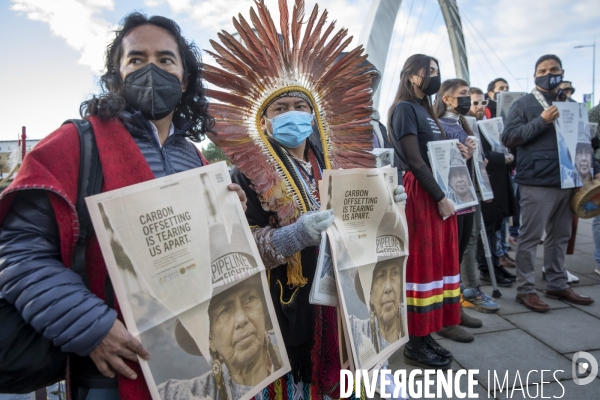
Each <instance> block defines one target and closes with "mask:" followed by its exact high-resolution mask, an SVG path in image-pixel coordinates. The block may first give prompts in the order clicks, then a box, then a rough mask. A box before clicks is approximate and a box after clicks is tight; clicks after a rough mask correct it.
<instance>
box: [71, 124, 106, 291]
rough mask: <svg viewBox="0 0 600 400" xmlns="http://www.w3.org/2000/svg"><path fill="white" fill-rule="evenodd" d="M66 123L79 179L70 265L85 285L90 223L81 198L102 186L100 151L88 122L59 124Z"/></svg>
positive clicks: (86, 281)
mask: <svg viewBox="0 0 600 400" xmlns="http://www.w3.org/2000/svg"><path fill="white" fill-rule="evenodd" d="M68 123H72V124H74V125H75V127H76V128H77V132H78V133H79V143H80V157H79V182H78V185H77V201H76V203H75V208H76V210H77V218H79V236H78V238H77V243H76V244H75V250H74V251H73V259H72V262H71V269H72V270H73V271H75V272H76V273H77V274H79V276H81V278H82V279H83V282H84V283H85V285H86V286H88V287H89V277H88V274H87V270H86V266H85V243H86V240H87V238H88V235H89V234H90V233H91V232H93V230H94V227H93V226H92V220H91V218H90V213H89V211H88V209H87V205H86V204H85V198H86V197H88V196H92V195H95V194H98V193H100V191H101V189H102V164H101V163H100V154H99V153H98V146H97V145H96V138H95V137H94V130H93V129H92V124H90V122H89V121H86V120H82V119H69V120H67V121H65V122H64V123H63V125H64V124H68Z"/></svg>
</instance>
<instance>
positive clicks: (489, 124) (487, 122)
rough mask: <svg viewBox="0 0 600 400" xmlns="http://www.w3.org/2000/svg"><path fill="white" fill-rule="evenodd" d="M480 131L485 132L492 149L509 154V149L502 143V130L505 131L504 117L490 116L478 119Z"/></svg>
mask: <svg viewBox="0 0 600 400" xmlns="http://www.w3.org/2000/svg"><path fill="white" fill-rule="evenodd" d="M477 126H478V127H479V132H481V133H482V134H483V136H484V137H485V140H487V141H488V143H489V144H490V146H491V147H492V150H493V151H495V152H497V153H504V155H506V156H507V155H508V149H507V148H506V147H504V145H503V144H502V132H503V131H504V122H502V118H500V117H496V118H490V119H482V120H479V121H477Z"/></svg>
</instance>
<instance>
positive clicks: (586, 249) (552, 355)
mask: <svg viewBox="0 0 600 400" xmlns="http://www.w3.org/2000/svg"><path fill="white" fill-rule="evenodd" d="M593 252H594V244H593V238H592V226H591V220H580V221H579V228H578V231H577V241H576V250H575V254H573V255H567V258H566V262H565V263H566V266H567V268H568V269H569V270H570V271H571V272H572V273H574V274H576V275H577V276H579V277H580V283H578V284H573V285H572V288H573V289H574V290H575V291H576V292H578V293H581V294H585V295H588V296H591V297H592V298H594V299H595V300H596V302H595V303H594V304H592V305H591V306H578V305H572V304H569V303H566V302H563V301H559V300H552V299H548V298H546V297H545V295H544V290H545V281H544V280H542V272H541V269H542V258H543V245H540V246H538V252H537V264H536V265H537V267H536V288H537V290H538V295H539V296H540V298H541V299H542V300H543V301H544V302H546V303H547V304H548V305H550V307H551V308H552V309H551V311H550V312H548V313H546V314H540V313H535V312H533V311H530V310H529V309H527V308H525V307H524V306H522V305H521V304H518V303H517V302H516V301H515V296H516V285H513V287H511V288H500V291H501V293H502V297H500V298H498V299H495V301H496V302H497V303H498V304H500V306H501V307H502V308H501V310H500V311H499V312H498V313H497V314H482V313H478V312H476V311H473V310H466V312H467V313H468V314H469V315H471V316H473V317H476V318H479V319H481V320H482V321H483V324H484V325H483V327H482V328H479V329H468V328H466V329H468V330H469V331H471V332H472V333H473V335H474V336H475V341H474V342H472V343H467V344H464V343H456V342H452V341H451V340H449V339H445V338H441V337H439V336H436V339H438V342H439V343H440V344H441V345H442V346H444V347H445V348H447V349H448V350H450V351H451V352H452V353H453V355H454V361H453V364H452V370H453V371H457V370H459V369H463V368H464V369H479V374H478V375H477V379H478V386H477V387H476V391H475V392H476V393H478V394H479V398H486V399H487V398H490V399H492V398H494V399H511V398H512V399H530V398H538V399H539V398H562V399H567V400H598V399H600V376H599V377H597V378H596V379H594V380H593V381H592V382H591V383H590V384H588V385H585V386H579V385H576V384H575V382H574V381H573V376H572V368H571V366H572V357H573V354H574V353H575V352H577V351H586V352H589V353H591V354H592V355H593V356H594V357H595V358H596V360H597V361H598V363H600V275H598V274H596V273H595V272H594V269H595V266H596V262H595V260H594V256H593ZM511 254H512V255H514V251H513V252H511ZM509 271H511V272H513V273H514V270H511V269H509ZM482 290H483V292H485V293H486V294H488V295H491V294H492V287H491V286H482ZM390 368H391V369H393V370H394V369H407V370H413V369H415V368H414V367H411V366H408V365H406V364H405V363H404V360H403V357H402V350H400V351H398V352H397V353H396V354H394V355H392V357H391V358H390ZM541 370H546V372H544V375H543V381H544V382H547V383H544V384H543V386H542V385H541V382H542V374H541ZM548 370H550V371H548ZM559 370H562V371H563V372H560V371H559ZM488 371H489V379H488ZM507 371H508V379H507V381H506V382H503V381H504V379H505V374H506V372H507ZM530 371H537V372H530ZM407 372H408V371H407ZM494 372H495V376H496V377H497V379H494ZM599 375H600V372H599ZM557 380H558V381H560V383H559V382H557ZM461 382H465V384H464V386H465V387H463V388H462V390H463V391H465V390H466V381H465V379H462V380H461ZM502 386H504V387H503V389H502V390H500V387H502ZM513 387H514V390H513ZM542 387H543V393H542V392H541V388H542ZM494 388H495V393H494ZM488 391H489V393H488ZM433 392H434V393H435V391H433ZM542 396H543V397H542ZM434 398H436V397H434ZM437 398H441V399H454V398H456V397H443V396H442V397H437Z"/></svg>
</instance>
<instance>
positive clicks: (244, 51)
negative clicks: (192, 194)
mask: <svg viewBox="0 0 600 400" xmlns="http://www.w3.org/2000/svg"><path fill="white" fill-rule="evenodd" d="M286 5H287V4H286V3H285V2H280V3H279V6H280V7H281V8H282V9H283V8H284V7H286ZM255 6H256V9H257V10H258V12H257V11H255V10H254V8H253V9H252V12H253V13H257V14H260V15H261V16H262V18H264V19H265V20H269V21H271V19H272V18H271V16H270V13H269V11H268V9H267V7H266V5H265V3H264V1H262V0H258V1H256V2H255ZM298 10H304V1H297V2H296V3H295V6H294V9H293V11H292V12H288V13H282V14H281V18H279V22H280V26H279V28H278V29H277V30H275V28H274V27H272V26H271V24H267V25H266V26H265V25H261V24H260V23H259V21H258V19H253V23H254V24H255V26H254V27H251V26H250V25H249V24H248V23H247V22H246V21H245V20H243V19H240V20H238V19H237V18H234V26H235V27H236V30H237V33H238V34H239V35H240V41H237V40H236V39H235V38H233V37H231V35H229V34H226V33H224V34H223V35H220V38H221V42H220V43H217V42H213V43H212V44H213V49H214V53H213V52H210V54H211V55H213V57H214V58H215V59H216V61H217V63H218V64H219V65H220V66H222V68H216V67H209V68H206V69H205V71H204V72H205V75H204V76H205V79H207V80H208V81H209V82H211V83H213V84H215V85H216V86H218V87H219V90H209V91H208V94H209V96H210V97H212V98H214V99H215V100H218V101H219V102H218V103H217V102H214V103H212V104H211V108H210V110H211V112H212V113H213V115H215V118H216V119H217V126H216V130H217V131H218V134H217V135H213V136H211V140H213V142H214V143H215V144H216V145H217V146H219V147H220V148H221V149H222V150H223V151H224V152H225V154H226V155H227V156H228V157H229V158H230V159H231V160H232V162H233V163H234V165H235V167H234V168H233V169H232V180H233V181H234V182H237V183H239V184H240V186H241V187H242V188H243V190H244V191H245V193H246V195H247V196H248V209H247V211H246V217H247V218H248V222H249V224H250V227H251V230H252V234H253V236H254V238H255V240H256V243H257V247H258V250H259V252H260V254H261V257H262V260H263V263H264V265H265V267H266V269H267V270H268V277H269V289H270V292H271V296H272V299H273V303H274V308H275V313H276V314H277V319H278V323H279V327H280V329H281V333H282V336H283V341H284V344H285V347H286V351H287V354H288V357H289V360H290V365H291V368H292V371H291V373H288V374H286V375H284V376H283V377H281V378H280V379H278V380H277V381H275V382H274V383H273V384H271V385H269V386H268V387H267V388H265V390H263V392H262V393H261V396H262V398H270V399H273V398H277V397H278V396H280V395H281V392H282V391H283V392H284V393H297V394H298V396H300V397H301V398H304V399H307V398H327V396H329V397H332V398H338V397H339V389H340V386H339V380H340V368H341V365H340V353H339V350H340V347H339V337H338V320H337V318H338V317H337V310H336V308H335V307H327V306H319V305H313V304H311V303H310V302H309V299H310V290H311V286H312V283H313V279H314V278H315V276H314V275H315V272H316V265H317V256H318V253H319V247H318V246H319V244H320V242H321V233H322V232H323V231H325V230H326V229H327V228H328V227H329V226H330V225H331V224H332V223H333V221H334V216H333V212H332V211H331V210H328V211H319V210H320V208H321V204H320V203H321V200H320V195H319V189H318V182H319V180H321V179H322V171H323V170H324V169H331V168H344V169H346V168H358V167H374V166H375V157H374V156H373V155H372V154H371V153H370V151H371V150H372V148H373V127H372V125H371V124H369V123H368V122H367V123H365V121H368V120H369V119H370V118H371V115H372V113H373V109H372V107H371V99H372V93H371V90H370V87H371V79H372V77H373V75H372V74H371V73H368V72H367V73H361V72H365V71H364V68H363V67H362V66H361V64H362V63H363V62H364V60H365V59H366V56H365V55H363V54H362V52H363V49H362V48H360V47H359V48H356V49H353V50H352V51H349V52H348V53H346V54H345V55H343V56H342V57H341V58H340V59H339V60H337V61H336V56H337V55H339V54H340V53H341V51H342V50H343V49H344V48H345V47H346V46H347V44H348V43H349V41H348V40H346V39H345V37H344V36H345V34H346V33H345V31H341V33H340V34H338V36H336V39H335V40H333V39H332V40H331V41H329V38H330V37H329V34H330V33H331V32H330V31H326V32H325V33H322V32H324V30H322V28H323V25H324V24H325V20H326V18H325V16H326V15H327V11H323V12H322V13H321V17H319V9H318V6H315V8H314V9H313V11H312V13H310V14H309V13H307V15H310V21H309V22H307V23H306V24H303V23H301V22H300V21H301V19H302V17H300V16H299V14H298ZM288 11H289V10H288ZM302 15H303V14H302ZM290 17H291V18H290ZM290 19H291V21H290ZM267 31H268V32H267ZM270 35H274V36H270ZM301 36H302V38H301ZM272 37H280V38H281V40H275V41H273V40H272ZM308 39H310V40H308ZM242 41H243V42H242ZM301 43H302V45H301ZM325 43H330V44H328V45H327V47H326V48H325V49H324V48H323V46H325ZM313 127H314V128H316V129H317V130H318V133H319V134H318V136H316V135H315V136H316V138H317V139H318V141H319V142H320V143H321V149H322V150H321V149H319V147H318V146H317V145H316V144H315V143H314V142H313V141H311V139H310V136H311V134H312V133H313ZM395 194H396V197H395V199H396V200H399V201H400V200H403V199H405V198H406V195H405V194H404V188H403V187H398V188H397V189H396V191H395ZM261 396H259V397H261Z"/></svg>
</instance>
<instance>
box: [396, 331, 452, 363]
mask: <svg viewBox="0 0 600 400" xmlns="http://www.w3.org/2000/svg"><path fill="white" fill-rule="evenodd" d="M417 342H418V343H417ZM404 360H405V361H406V363H407V364H409V365H414V366H417V367H421V368H426V369H444V370H445V369H448V368H450V363H451V360H450V359H449V358H446V357H442V356H438V355H437V354H435V353H434V352H433V351H432V350H431V349H430V348H429V346H427V345H426V344H425V342H424V341H423V339H422V338H418V340H414V339H413V338H411V340H410V341H409V342H408V343H406V345H405V346H404Z"/></svg>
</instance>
